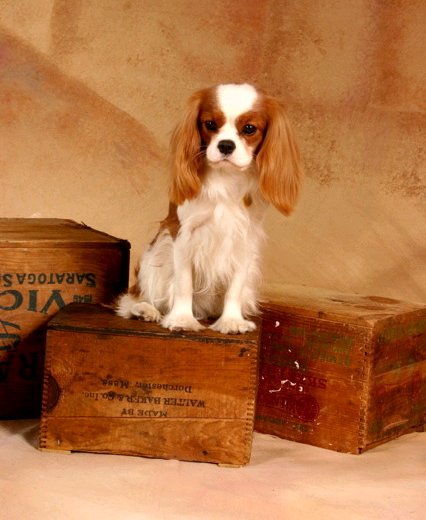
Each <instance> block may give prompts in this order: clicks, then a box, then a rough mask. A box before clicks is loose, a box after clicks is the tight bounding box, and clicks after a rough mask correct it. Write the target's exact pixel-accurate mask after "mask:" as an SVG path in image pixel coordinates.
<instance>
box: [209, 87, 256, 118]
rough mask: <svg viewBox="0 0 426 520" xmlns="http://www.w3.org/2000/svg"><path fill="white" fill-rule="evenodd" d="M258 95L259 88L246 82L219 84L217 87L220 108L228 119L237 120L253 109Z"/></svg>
mask: <svg viewBox="0 0 426 520" xmlns="http://www.w3.org/2000/svg"><path fill="white" fill-rule="evenodd" d="M257 96H258V94H257V90H256V89H255V88H254V87H252V86H251V85H248V84H246V83H245V84H243V85H234V84H230V85H219V86H218V87H217V99H218V104H219V108H220V109H221V110H222V112H223V113H224V114H225V117H226V118H227V119H228V121H229V120H235V119H236V118H237V117H238V116H240V115H241V114H244V112H248V111H249V110H251V109H252V108H253V105H254V103H255V101H256V99H257Z"/></svg>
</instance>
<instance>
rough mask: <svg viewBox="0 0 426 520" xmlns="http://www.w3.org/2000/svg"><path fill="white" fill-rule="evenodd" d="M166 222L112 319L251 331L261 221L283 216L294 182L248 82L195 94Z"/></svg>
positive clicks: (283, 132) (294, 159)
mask: <svg viewBox="0 0 426 520" xmlns="http://www.w3.org/2000/svg"><path fill="white" fill-rule="evenodd" d="M171 152H172V165H171V170H172V171H171V186H170V206H169V215H168V216H167V218H166V219H165V220H164V221H163V222H162V223H161V225H160V229H159V232H158V234H157V236H156V237H155V239H154V240H153V242H152V243H151V244H150V246H149V248H148V250H147V251H146V252H145V254H144V255H143V257H142V259H141V262H140V265H139V270H138V279H137V284H136V286H135V287H133V288H132V289H131V290H130V291H129V292H128V293H127V294H124V295H122V296H121V297H120V298H119V300H118V302H117V309H116V312H117V314H118V315H120V316H123V317H125V318H131V317H138V318H141V319H144V320H146V321H158V322H161V325H162V326H163V327H166V328H168V329H171V330H180V329H183V330H200V329H202V328H203V326H202V324H201V323H200V322H199V321H198V320H199V319H203V318H217V319H216V321H215V322H214V323H213V324H212V325H211V328H212V329H214V330H217V331H220V332H222V333H225V334H226V333H243V332H248V331H250V330H253V329H255V327H256V326H255V323H254V322H253V321H251V320H250V319H249V317H250V316H251V315H254V314H255V313H256V310H257V305H256V302H257V287H258V284H259V281H260V248H261V245H262V242H263V238H264V232H263V226H262V221H263V216H264V213H265V210H266V208H267V206H268V203H272V204H273V205H274V206H275V207H276V208H277V209H278V210H279V211H281V212H282V213H283V214H284V215H288V214H289V213H290V212H291V211H292V210H293V207H294V204H295V202H296V199H297V196H298V192H299V187H300V183H301V178H302V172H301V168H300V164H299V152H298V148H297V145H296V143H295V141H294V138H293V135H292V131H291V129H290V126H289V123H288V120H287V117H286V115H285V112H284V109H283V108H282V106H281V105H280V103H279V102H278V101H276V100H275V99H274V98H272V97H269V96H267V95H265V94H263V93H261V92H259V91H258V90H257V89H256V88H254V87H253V86H251V85H248V84H226V85H219V86H216V87H213V88H209V89H205V90H201V91H199V92H196V93H195V94H194V95H193V96H192V97H191V98H190V100H189V104H188V107H187V109H186V112H185V113H184V117H183V121H182V123H181V124H180V125H179V126H178V127H177V129H176V130H175V132H174V134H173V137H172V142H171Z"/></svg>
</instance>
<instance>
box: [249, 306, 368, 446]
mask: <svg viewBox="0 0 426 520" xmlns="http://www.w3.org/2000/svg"><path fill="white" fill-rule="evenodd" d="M370 344H371V330H370V329H368V328H366V327H359V326H354V325H352V324H346V323H341V322H330V321H328V320H321V319H315V318H309V317H306V316H300V315H298V314H292V313H287V312H285V313H284V312H282V310H281V311H277V312H274V311H272V310H271V311H270V312H269V313H268V314H267V315H264V318H263V322H262V339H261V350H260V378H259V391H258V397H257V410H256V422H255V429H256V430H257V431H261V432H264V433H272V434H274V435H278V436H280V437H283V438H287V439H291V440H296V441H299V442H305V443H309V444H313V445H316V446H321V447H324V448H328V449H333V450H336V451H343V452H352V453H357V452H358V449H359V444H360V442H361V443H362V438H363V428H364V425H365V414H366V410H367V406H368V392H367V384H368V378H369V370H370V361H371V352H370Z"/></svg>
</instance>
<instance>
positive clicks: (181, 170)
mask: <svg viewBox="0 0 426 520" xmlns="http://www.w3.org/2000/svg"><path fill="white" fill-rule="evenodd" d="M203 93H204V91H202V90H201V91H199V92H196V93H195V94H193V95H192V96H191V98H190V99H189V102H188V105H187V107H186V110H185V113H184V117H183V119H182V121H181V123H180V124H179V125H178V126H177V127H176V129H175V131H174V132H173V135H172V139H171V157H170V161H171V165H170V169H171V183H170V193H169V197H170V200H171V201H172V202H173V203H174V204H177V205H180V204H182V203H183V202H184V201H185V200H187V199H192V198H194V197H196V196H197V194H198V192H199V191H200V188H201V180H200V175H201V173H202V168H203V155H202V153H201V150H200V148H201V137H200V133H199V129H198V117H199V113H200V106H201V101H202V99H203Z"/></svg>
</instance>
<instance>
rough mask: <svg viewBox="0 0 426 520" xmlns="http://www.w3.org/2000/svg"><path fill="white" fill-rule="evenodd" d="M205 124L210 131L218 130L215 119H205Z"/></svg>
mask: <svg viewBox="0 0 426 520" xmlns="http://www.w3.org/2000/svg"><path fill="white" fill-rule="evenodd" d="M204 126H205V127H206V129H207V130H208V131H209V132H216V130H217V124H216V123H215V122H214V121H210V120H209V121H204Z"/></svg>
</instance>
